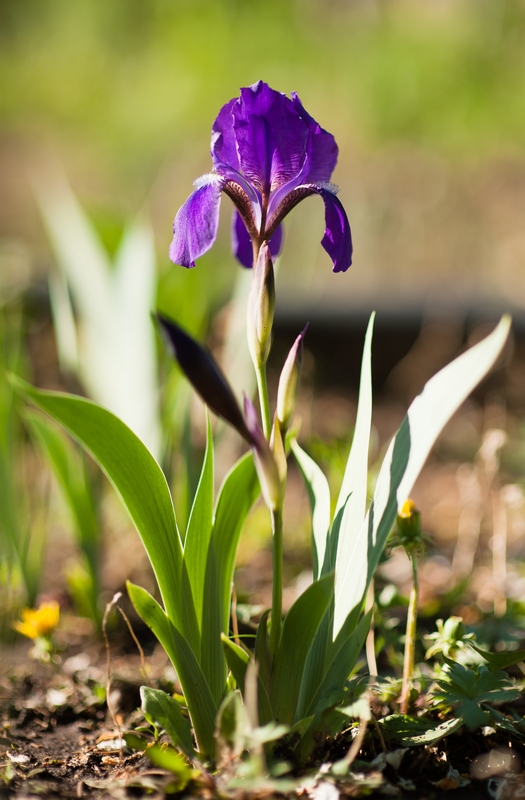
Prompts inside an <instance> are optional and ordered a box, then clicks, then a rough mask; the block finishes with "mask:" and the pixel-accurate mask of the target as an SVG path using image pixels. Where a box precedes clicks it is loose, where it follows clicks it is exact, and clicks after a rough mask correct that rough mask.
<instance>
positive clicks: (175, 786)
mask: <svg viewBox="0 0 525 800" xmlns="http://www.w3.org/2000/svg"><path fill="white" fill-rule="evenodd" d="M146 755H147V757H148V758H149V760H150V761H151V762H152V763H153V764H155V766H156V767H160V768H161V769H166V770H168V772H171V773H173V775H175V776H176V781H175V782H174V783H173V782H170V785H169V794H179V793H180V792H183V791H184V789H185V788H186V786H187V785H188V783H189V782H190V781H191V780H192V778H193V777H195V772H194V771H193V770H192V769H191V767H190V766H188V764H187V763H186V761H185V760H184V759H183V757H182V756H181V754H180V753H177V751H176V750H172V748H171V747H164V746H163V745H160V744H153V745H151V746H150V747H148V748H147V750H146ZM139 785H140V784H139ZM146 786H147V785H146ZM141 788H142V786H141ZM147 789H149V791H146V792H144V794H146V795H147V794H150V793H152V792H151V790H152V789H153V792H155V790H157V794H158V786H156V785H155V784H154V785H153V786H151V787H150V786H147Z"/></svg>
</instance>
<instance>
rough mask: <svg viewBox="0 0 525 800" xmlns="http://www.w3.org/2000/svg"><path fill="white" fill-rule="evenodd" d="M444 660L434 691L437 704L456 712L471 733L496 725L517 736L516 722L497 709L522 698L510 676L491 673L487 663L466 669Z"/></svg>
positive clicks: (434, 701) (433, 694) (497, 672)
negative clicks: (495, 706)
mask: <svg viewBox="0 0 525 800" xmlns="http://www.w3.org/2000/svg"><path fill="white" fill-rule="evenodd" d="M444 660H445V666H444V667H443V669H442V670H441V672H440V677H439V678H438V679H437V680H436V688H435V689H433V690H431V698H432V703H433V705H434V706H435V707H436V708H438V709H439V710H440V711H442V712H443V713H446V714H448V713H450V711H452V713H453V715H454V717H456V719H461V720H462V722H463V723H464V724H465V725H466V727H467V728H468V729H469V730H470V731H474V730H476V729H477V728H481V727H483V726H485V725H495V726H496V727H499V728H502V729H503V730H507V731H508V730H509V729H511V730H513V732H514V733H515V732H516V730H515V729H514V726H513V724H512V722H511V721H510V720H508V719H507V718H506V717H505V716H504V715H503V714H501V713H500V712H499V711H496V709H495V708H494V707H493V706H494V705H501V704H503V703H510V702H511V701H512V700H515V699H516V698H517V697H519V696H520V695H521V690H520V689H519V688H518V687H517V686H516V685H515V684H514V683H513V682H512V680H511V678H509V676H508V675H507V673H506V672H503V671H502V670H495V671H491V669H490V666H485V665H484V664H481V665H477V666H473V667H466V666H463V664H459V663H458V662H455V661H451V660H450V659H448V658H445V659H444Z"/></svg>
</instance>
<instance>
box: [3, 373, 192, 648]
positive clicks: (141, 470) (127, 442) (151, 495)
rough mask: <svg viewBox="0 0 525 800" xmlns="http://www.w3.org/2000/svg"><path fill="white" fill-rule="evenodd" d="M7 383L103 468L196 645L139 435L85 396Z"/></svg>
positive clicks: (162, 504) (157, 480) (163, 496)
mask: <svg viewBox="0 0 525 800" xmlns="http://www.w3.org/2000/svg"><path fill="white" fill-rule="evenodd" d="M12 381H13V385H14V387H15V388H16V389H17V391H19V392H20V394H22V395H23V396H24V397H25V398H26V399H28V400H30V401H31V402H32V403H34V404H35V405H36V406H38V407H39V408H40V409H42V410H43V411H45V412H46V413H47V414H49V415H50V416H51V417H53V419H55V420H56V421H57V422H59V423H60V424H61V425H62V426H63V427H64V428H65V429H66V430H67V431H68V433H70V434H71V435H72V436H73V437H74V438H75V439H76V440H77V441H78V442H80V444H81V445H82V446H83V447H84V448H85V449H86V450H87V452H88V453H90V455H92V456H93V458H94V459H95V460H96V461H97V463H98V464H99V466H100V467H101V468H102V470H103V471H104V472H105V474H106V475H107V477H108V478H109V480H110V481H111V483H112V484H113V486H114V487H115V490H116V491H117V493H118V494H119V495H120V497H121V499H122V501H123V503H124V506H125V507H126V509H127V511H128V512H129V515H130V517H131V519H132V520H133V522H134V524H135V527H136V528H137V531H138V532H139V534H140V536H141V538H142V541H143V543H144V547H145V548H146V552H147V553H148V556H149V558H150V561H151V563H152V566H153V569H154V571H155V575H156V576H157V580H158V583H159V588H160V592H161V595H162V599H163V601H164V605H165V608H166V611H167V613H168V615H169V617H170V619H171V620H172V621H173V622H174V624H175V625H176V626H177V627H178V628H179V629H180V630H181V631H183V632H184V634H185V635H186V636H187V638H188V640H189V641H190V642H191V644H192V646H193V647H194V648H198V641H199V639H198V626H197V621H196V618H195V610H194V606H193V597H192V595H191V592H188V591H186V592H185V593H184V594H183V586H182V573H183V564H182V545H181V541H180V536H179V532H178V530H177V523H176V521H175V512H174V509H173V503H172V500H171V495H170V492H169V489H168V485H167V483H166V479H165V477H164V474H163V472H162V470H161V468H160V467H159V465H158V464H157V462H156V461H155V459H154V458H153V456H152V455H151V453H150V452H149V450H148V449H147V447H145V445H143V444H142V442H141V441H140V439H138V438H137V436H136V435H135V434H134V433H133V432H132V431H131V430H130V429H129V428H128V427H127V426H126V425H125V424H124V423H123V422H121V420H119V419H118V418H117V417H115V416H114V415H113V414H111V413H110V412H109V411H106V410H105V409H104V408H101V407H100V406H97V405H96V404H95V403H92V402H91V401H90V400H86V399H84V398H82V397H75V396H74V395H66V394H61V393H58V392H43V391H39V390H37V389H34V388H33V387H32V386H30V385H29V384H28V383H25V382H24V381H21V380H20V379H19V378H14V377H13V378H12Z"/></svg>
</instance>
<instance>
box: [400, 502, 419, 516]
mask: <svg viewBox="0 0 525 800" xmlns="http://www.w3.org/2000/svg"><path fill="white" fill-rule="evenodd" d="M415 511H417V509H416V504H415V503H414V501H413V500H411V499H410V498H408V500H405V502H404V503H403V505H402V507H401V511H400V512H399V516H400V517H402V518H403V519H406V518H407V517H411V516H412V515H413V513H414V512H415Z"/></svg>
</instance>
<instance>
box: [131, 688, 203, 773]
mask: <svg viewBox="0 0 525 800" xmlns="http://www.w3.org/2000/svg"><path fill="white" fill-rule="evenodd" d="M140 698H141V701H142V706H141V707H142V713H143V714H144V716H146V717H150V718H151V719H152V720H153V721H154V722H155V724H156V725H158V726H159V728H163V729H164V730H165V731H166V733H167V734H168V736H169V737H170V739H171V741H172V742H173V744H174V745H175V747H180V749H181V750H182V752H183V753H184V754H185V755H186V756H187V757H188V758H189V759H190V760H192V761H193V759H194V758H195V757H196V755H197V754H196V752H195V750H194V747H193V738H192V735H191V725H190V722H189V720H188V719H186V717H184V716H183V715H182V712H181V709H180V705H179V703H178V702H177V701H176V700H175V698H173V697H171V695H169V694H166V692H163V691H161V690H160V689H152V688H151V687H150V686H141V687H140Z"/></svg>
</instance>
